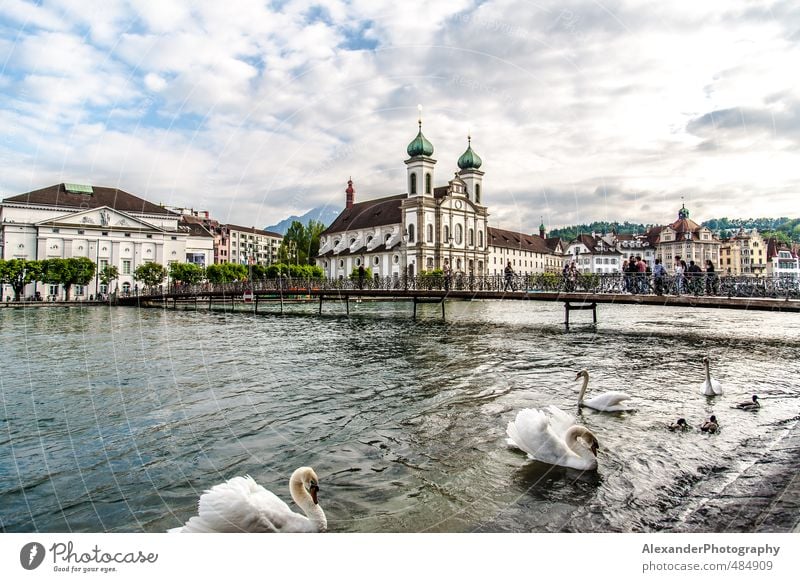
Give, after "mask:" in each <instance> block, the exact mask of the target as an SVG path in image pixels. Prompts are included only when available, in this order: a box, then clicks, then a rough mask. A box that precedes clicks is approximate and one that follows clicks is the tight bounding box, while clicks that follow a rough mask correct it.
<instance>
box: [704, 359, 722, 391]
mask: <svg viewBox="0 0 800 582" xmlns="http://www.w3.org/2000/svg"><path fill="white" fill-rule="evenodd" d="M703 365H704V366H705V367H706V379H705V380H704V381H703V383H702V384H700V390H702V391H703V394H705V395H706V396H719V395H720V394H722V384H720V383H719V381H718V380H715V379H714V378H712V377H711V372H710V371H709V369H708V358H703Z"/></svg>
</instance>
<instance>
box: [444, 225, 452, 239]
mask: <svg viewBox="0 0 800 582" xmlns="http://www.w3.org/2000/svg"><path fill="white" fill-rule="evenodd" d="M443 240H444V242H451V241H450V227H449V226H447V225H445V227H444V237H443Z"/></svg>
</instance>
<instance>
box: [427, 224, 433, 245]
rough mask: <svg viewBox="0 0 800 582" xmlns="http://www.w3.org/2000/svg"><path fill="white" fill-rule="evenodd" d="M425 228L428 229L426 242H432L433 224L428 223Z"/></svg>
mask: <svg viewBox="0 0 800 582" xmlns="http://www.w3.org/2000/svg"><path fill="white" fill-rule="evenodd" d="M427 230H428V242H429V243H432V242H433V225H432V224H429V225H428V228H427Z"/></svg>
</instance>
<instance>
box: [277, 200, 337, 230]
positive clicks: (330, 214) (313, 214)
mask: <svg viewBox="0 0 800 582" xmlns="http://www.w3.org/2000/svg"><path fill="white" fill-rule="evenodd" d="M341 211H342V209H341V208H340V209H338V210H336V209H335V208H331V207H330V206H323V207H321V208H312V209H311V210H309V211H308V212H306V213H305V214H304V215H303V216H294V215H293V216H290V217H289V218H284V219H283V220H281V221H280V222H279V223H278V224H273V225H271V226H265V227H264V230H268V231H270V232H277V233H278V234H286V231H287V230H289V227H290V226H292V222H294V221H295V220H297V221H300V222H301V223H303V224H308V221H309V220H319V221H320V222H321V223H322V224H324V225H325V226H328V225H329V224H331V223H332V222H333V221H334V220H336V217H337V216H339V213H340V212H341Z"/></svg>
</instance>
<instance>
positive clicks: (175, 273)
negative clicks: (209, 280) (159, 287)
mask: <svg viewBox="0 0 800 582" xmlns="http://www.w3.org/2000/svg"><path fill="white" fill-rule="evenodd" d="M169 276H170V277H172V280H173V281H180V282H181V283H187V284H189V285H196V284H197V283H199V282H200V281H202V280H203V278H204V277H205V269H203V267H201V266H200V265H195V264H194V263H172V264H171V265H170V266H169Z"/></svg>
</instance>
